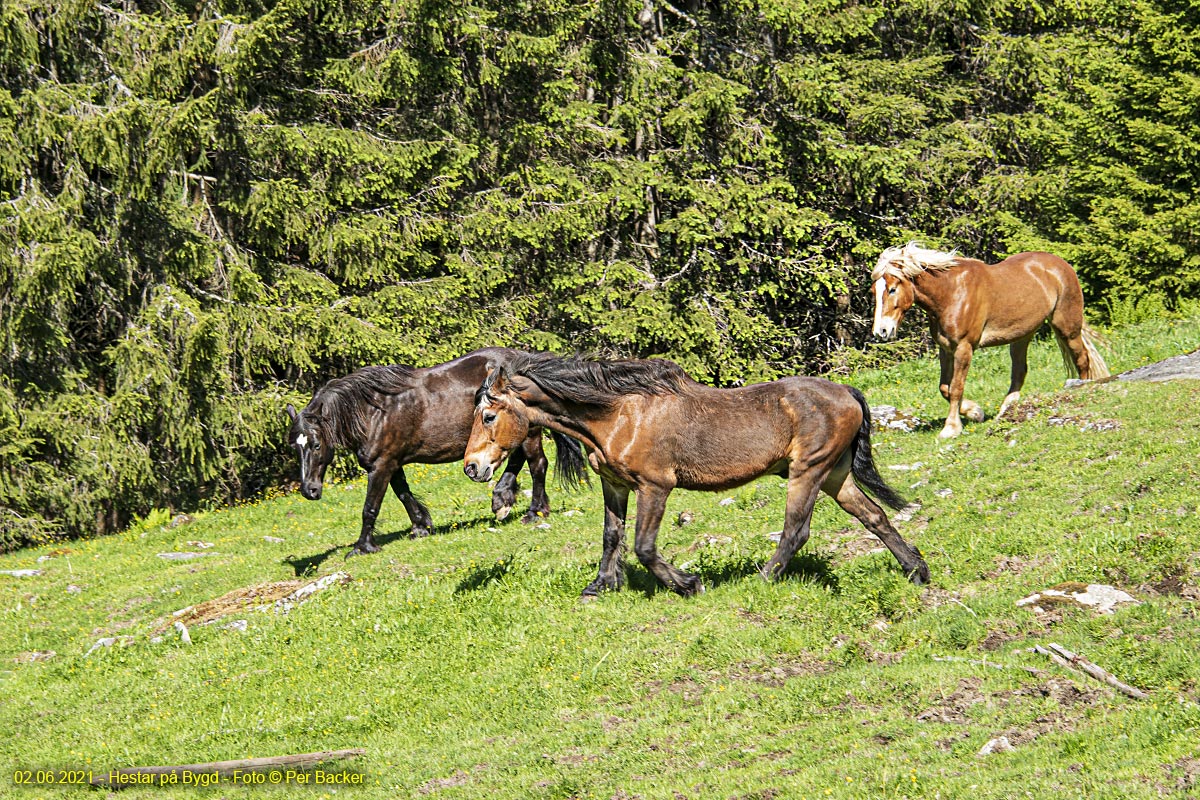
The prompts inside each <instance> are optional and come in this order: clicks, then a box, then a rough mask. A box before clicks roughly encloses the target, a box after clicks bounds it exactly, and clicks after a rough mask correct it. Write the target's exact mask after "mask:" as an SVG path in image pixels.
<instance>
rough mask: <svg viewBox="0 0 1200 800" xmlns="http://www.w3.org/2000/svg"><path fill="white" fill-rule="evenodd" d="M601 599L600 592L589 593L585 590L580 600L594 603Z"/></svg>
mask: <svg viewBox="0 0 1200 800" xmlns="http://www.w3.org/2000/svg"><path fill="white" fill-rule="evenodd" d="M599 599H600V595H598V594H588V593H587V592H584V593H583V594H581V595H579V602H581V603H594V602H596V601H597V600H599Z"/></svg>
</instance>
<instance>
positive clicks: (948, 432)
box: [938, 342, 983, 439]
mask: <svg viewBox="0 0 1200 800" xmlns="http://www.w3.org/2000/svg"><path fill="white" fill-rule="evenodd" d="M973 351H974V348H972V347H971V343H970V342H959V343H958V344H957V345H956V346H955V348H954V352H953V354H950V353H947V352H946V351H945V350H942V351H941V358H942V385H941V390H942V396H943V397H945V398H946V399H947V400H949V401H950V410H949V411H948V412H947V414H946V425H945V427H943V428H942V432H941V433H939V434H938V437H939V438H941V439H951V438H953V437H955V436H958V435H959V434H960V433H962V417H961V416H960V412H961V411H962V410H963V407H964V402H963V386H964V385H965V384H966V382H967V370H968V369H970V367H971V355H972V353H973ZM947 361H948V362H949V363H947ZM947 367H949V372H950V380H949V383H948V384H947V382H946V372H947ZM965 405H966V410H967V412H968V413H969V414H970V419H973V420H975V421H976V422H980V421H982V420H983V409H981V408H980V407H979V406H978V405H977V404H975V403H972V402H971V401H970V400H967V401H966V404H965Z"/></svg>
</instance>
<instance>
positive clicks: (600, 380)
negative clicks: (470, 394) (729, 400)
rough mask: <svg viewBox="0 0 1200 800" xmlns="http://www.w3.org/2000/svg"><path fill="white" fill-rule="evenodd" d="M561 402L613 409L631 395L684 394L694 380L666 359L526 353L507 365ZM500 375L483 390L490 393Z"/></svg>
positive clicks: (512, 371) (481, 388)
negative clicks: (603, 358)
mask: <svg viewBox="0 0 1200 800" xmlns="http://www.w3.org/2000/svg"><path fill="white" fill-rule="evenodd" d="M504 367H505V369H506V370H507V371H508V373H509V374H510V375H521V376H523V377H526V378H528V379H529V380H531V381H533V382H534V383H536V384H537V385H538V387H539V388H540V389H541V390H542V391H543V392H545V393H546V394H548V395H551V396H553V397H557V398H559V399H560V400H567V401H569V402H574V403H588V404H591V405H599V406H611V405H612V404H613V403H615V402H617V401H618V400H620V399H621V398H622V397H627V396H628V395H631V394H642V395H649V394H680V393H681V392H683V391H684V390H685V389H686V387H687V386H688V384H690V383H692V379H691V378H690V377H689V376H688V374H687V373H686V372H684V371H683V368H682V367H680V366H679V365H678V364H676V363H675V362H674V361H667V360H666V359H662V358H650V359H630V360H623V361H593V360H591V359H587V358H581V357H579V356H565V357H564V356H557V355H554V354H553V353H522V354H520V355H518V356H516V357H514V358H512V359H511V360H510V361H509V362H508V363H506V364H505V365H504ZM496 374H497V373H496V372H493V373H492V374H491V375H489V376H488V379H487V380H486V381H485V382H484V384H483V386H482V387H480V390H479V391H480V392H481V393H486V392H487V391H488V390H489V389H490V388H491V386H492V383H493V382H494V381H495V376H496Z"/></svg>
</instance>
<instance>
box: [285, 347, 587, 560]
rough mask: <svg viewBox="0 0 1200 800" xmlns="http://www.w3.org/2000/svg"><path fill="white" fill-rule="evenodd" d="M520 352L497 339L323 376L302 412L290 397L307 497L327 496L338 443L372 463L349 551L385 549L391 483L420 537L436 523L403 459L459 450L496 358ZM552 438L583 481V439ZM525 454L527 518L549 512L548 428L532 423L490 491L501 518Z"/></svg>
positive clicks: (426, 460) (571, 472)
mask: <svg viewBox="0 0 1200 800" xmlns="http://www.w3.org/2000/svg"><path fill="white" fill-rule="evenodd" d="M518 353H519V351H517V350H508V349H505V348H498V347H495V348H488V349H485V350H476V351H475V352H473V353H468V354H467V355H465V356H463V357H461V358H456V359H455V360H453V361H448V362H446V363H445V364H439V365H438V366H436V367H429V368H426V369H415V368H412V367H403V366H387V367H364V368H363V369H360V370H358V371H357V372H354V373H352V374H350V375H347V376H345V377H343V378H334V379H333V380H331V381H329V382H328V383H326V384H325V385H324V386H322V387H321V388H320V389H318V390H317V392H316V394H314V395H313V398H312V400H310V401H309V403H308V405H306V406H305V407H304V409H303V410H301V411H299V412H297V411H296V409H295V408H294V407H293V406H291V405H288V407H287V413H288V416H289V417H291V420H292V427H291V430H290V432H289V433H288V441H289V442H290V443H291V445H292V446H293V447H295V448H296V451H297V453H298V454H299V456H300V493H301V494H303V495H304V496H305V497H306V498H308V499H309V500H319V499H320V498H321V488H322V483H323V481H324V479H325V468H326V467H327V466H328V465H329V462H330V461H332V460H333V455H334V451H335V450H336V449H337V448H343V447H344V448H350V449H352V450H354V452H355V455H357V456H358V463H359V464H361V465H362V466H363V468H364V469H365V470H366V471H367V498H366V501H365V502H364V503H363V511H362V532H361V533H360V534H359V537H358V541H357V542H356V543H355V544H354V548H353V550H352V551H351V553H350V554H354V553H374V552H378V550H379V547H378V546H377V545H376V544H375V542H374V541H373V540H372V533H373V531H374V529H375V518H376V517H377V516H378V515H379V506H380V505H381V504H382V503H383V497H384V495H385V494H387V489H388V486H389V485H390V486H391V487H392V491H394V492H395V493H396V497H398V498H399V499H400V502H401V503H403V504H404V509H405V510H406V511H407V512H408V518H409V519H410V520H412V534H413V536H426V535H428V534H429V533H430V532H431V531H432V529H433V521H432V520H431V518H430V516H429V509H427V508H426V507H425V505H424V504H422V503H421V502H420V501H419V500H417V499H416V498H415V497H414V496H413V494H412V491H410V490H409V488H408V481H407V480H406V479H405V477H404V465H405V464H413V463H417V464H444V463H447V462H450V461H456V460H458V459H459V458H462V456H463V450H464V449H465V448H466V445H467V437H468V435H469V434H470V432H471V414H472V412H473V410H474V407H475V391H476V390H477V389H478V388H479V384H480V383H482V382H483V380H484V379H485V378H486V377H487V376H488V373H489V370H490V368H491V366H492V365H494V364H496V363H498V362H500V361H502V360H505V359H510V358H512V357H514V356H516V355H517V354H518ZM554 440H555V445H556V447H557V450H558V459H557V462H556V466H557V470H558V474H559V475H560V476H561V477H563V478H564V479H566V481H567V482H573V481H575V482H577V481H578V479H579V478H580V476H581V475H582V474H583V470H584V467H583V452H582V451H581V450H580V447H579V443H578V442H574V441H571V440H570V439H568V438H566V437H564V436H561V435H559V434H555V435H554ZM526 462H528V463H529V474H530V476H531V477H532V478H533V499H532V501H531V503H530V505H529V512H528V513H527V514H526V515H525V517H524V520H523V521H525V522H531V521H533V520H536V519H537V518H539V517H542V516H546V515H548V514H549V513H550V501H549V499H548V498H547V496H546V468H547V464H548V460H547V458H546V455H545V453H544V452H543V451H542V431H541V428H531V429H530V430H529V431H528V433H527V435H526V436H524V437H523V438H522V440H521V441H520V442H518V443H516V445H515V446H514V449H513V451H512V456H511V457H510V458H509V459H508V466H507V468H506V469H505V471H504V475H503V476H502V477H501V478H500V480H499V481H498V482H497V484H496V489H495V491H494V492H493V494H492V511H493V512H495V513H496V515H497V516H498V517H500V518H501V519H504V518H505V517H506V516H508V514H509V512H510V511H511V510H512V507H513V504H514V503H515V502H516V491H517V473H519V472H520V471H521V467H523V466H524V465H525V463H526Z"/></svg>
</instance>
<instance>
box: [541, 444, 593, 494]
mask: <svg viewBox="0 0 1200 800" xmlns="http://www.w3.org/2000/svg"><path fill="white" fill-rule="evenodd" d="M550 438H551V439H553V440H554V450H555V458H554V478H555V480H557V481H558V483H559V485H560V486H563V487H565V488H567V489H578V488H579V487H580V486H583V485H584V484H587V485H588V486H591V484H592V478H591V476H590V475H588V470H587V459H585V458H584V457H583V445H581V444H580V443H579V442H577V441H575V440H574V439H572V438H571V437H570V436H567V435H566V434H563V433H559V432H558V431H550Z"/></svg>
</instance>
